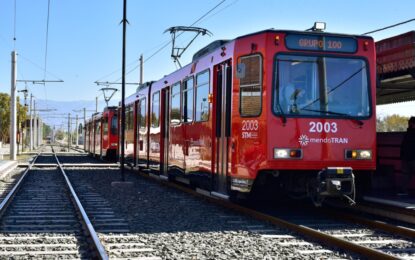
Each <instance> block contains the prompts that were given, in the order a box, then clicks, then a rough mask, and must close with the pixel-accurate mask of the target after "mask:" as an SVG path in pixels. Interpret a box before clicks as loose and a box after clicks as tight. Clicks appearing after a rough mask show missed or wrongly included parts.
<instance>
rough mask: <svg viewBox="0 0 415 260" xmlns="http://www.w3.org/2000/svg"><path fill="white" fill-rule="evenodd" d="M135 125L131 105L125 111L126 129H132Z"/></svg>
mask: <svg viewBox="0 0 415 260" xmlns="http://www.w3.org/2000/svg"><path fill="white" fill-rule="evenodd" d="M133 126H134V123H133V108H132V107H131V106H129V107H127V108H126V111H125V128H126V129H125V130H132V129H133Z"/></svg>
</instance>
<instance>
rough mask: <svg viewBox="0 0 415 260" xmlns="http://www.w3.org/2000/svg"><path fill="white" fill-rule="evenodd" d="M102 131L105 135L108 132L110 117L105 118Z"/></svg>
mask: <svg viewBox="0 0 415 260" xmlns="http://www.w3.org/2000/svg"><path fill="white" fill-rule="evenodd" d="M102 132H103V134H104V135H107V134H108V117H105V118H104V119H103V126H102Z"/></svg>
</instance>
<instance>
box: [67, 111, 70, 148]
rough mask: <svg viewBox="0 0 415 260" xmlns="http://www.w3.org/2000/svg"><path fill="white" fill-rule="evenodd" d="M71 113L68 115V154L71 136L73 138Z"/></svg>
mask: <svg viewBox="0 0 415 260" xmlns="http://www.w3.org/2000/svg"><path fill="white" fill-rule="evenodd" d="M70 120H71V113H68V138H67V140H68V152H69V147H70V139H71V138H70V136H71V125H70V124H71V121H70Z"/></svg>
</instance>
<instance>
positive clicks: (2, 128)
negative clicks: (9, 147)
mask: <svg viewBox="0 0 415 260" xmlns="http://www.w3.org/2000/svg"><path fill="white" fill-rule="evenodd" d="M26 114H27V107H25V106H22V105H21V104H20V102H19V97H17V118H18V120H19V121H20V122H24V121H25V120H26ZM16 123H17V122H16ZM9 131H10V96H9V95H8V94H6V93H0V140H1V141H6V140H8V139H9Z"/></svg>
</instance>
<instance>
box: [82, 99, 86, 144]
mask: <svg viewBox="0 0 415 260" xmlns="http://www.w3.org/2000/svg"><path fill="white" fill-rule="evenodd" d="M85 134H86V107H84V127H83V129H82V136H83V138H84V140H83V141H84V142H83V144H84V151H85V152H86V148H85V138H86V136H85Z"/></svg>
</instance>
